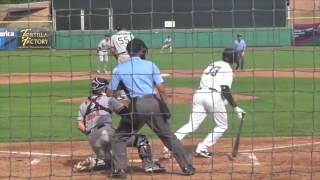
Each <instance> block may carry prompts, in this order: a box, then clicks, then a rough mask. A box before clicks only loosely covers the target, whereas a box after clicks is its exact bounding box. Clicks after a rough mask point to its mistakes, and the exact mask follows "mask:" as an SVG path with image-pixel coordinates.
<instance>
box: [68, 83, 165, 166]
mask: <svg viewBox="0 0 320 180" xmlns="http://www.w3.org/2000/svg"><path fill="white" fill-rule="evenodd" d="M107 85H108V81H107V80H106V79H103V78H98V77H96V78H95V79H94V80H92V81H91V86H92V87H91V89H92V94H93V95H91V96H89V97H88V99H86V100H85V101H84V102H83V103H82V104H81V105H80V110H79V113H78V117H77V120H78V128H79V129H80V131H82V132H84V133H86V134H88V135H89V142H90V145H91V147H92V150H93V151H94V152H95V154H96V156H97V158H95V159H94V158H92V157H89V158H87V159H86V160H85V161H81V162H79V163H78V164H76V166H75V167H74V168H75V170H77V171H84V170H93V169H95V168H99V167H100V166H102V167H105V166H108V165H110V160H111V137H112V136H113V134H114V132H115V130H114V128H113V126H112V112H116V113H117V114H119V115H120V116H123V115H126V114H127V113H128V110H127V108H126V107H125V106H124V105H123V104H122V103H120V102H119V101H118V100H116V99H115V98H114V97H108V96H106V95H105V93H104V91H105V89H106V87H107ZM127 146H129V147H136V148H137V149H138V152H139V157H140V158H141V159H142V163H143V167H144V169H145V171H146V172H161V171H164V170H165V169H164V168H162V167H160V165H158V164H157V163H154V162H153V160H152V154H151V148H150V144H149V142H148V139H147V138H146V136H144V135H141V134H135V135H132V136H131V137H130V138H129V139H128V141H127Z"/></svg>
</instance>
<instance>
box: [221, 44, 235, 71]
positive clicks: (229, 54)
mask: <svg viewBox="0 0 320 180" xmlns="http://www.w3.org/2000/svg"><path fill="white" fill-rule="evenodd" d="M222 59H223V61H225V62H228V63H229V64H231V65H232V64H236V65H237V67H239V60H238V59H239V58H238V52H237V51H235V50H234V49H232V48H225V49H224V50H223V52H222Z"/></svg>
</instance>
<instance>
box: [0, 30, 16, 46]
mask: <svg viewBox="0 0 320 180" xmlns="http://www.w3.org/2000/svg"><path fill="white" fill-rule="evenodd" d="M16 48H17V32H16V30H15V29H6V28H0V49H2V50H14V49H16Z"/></svg>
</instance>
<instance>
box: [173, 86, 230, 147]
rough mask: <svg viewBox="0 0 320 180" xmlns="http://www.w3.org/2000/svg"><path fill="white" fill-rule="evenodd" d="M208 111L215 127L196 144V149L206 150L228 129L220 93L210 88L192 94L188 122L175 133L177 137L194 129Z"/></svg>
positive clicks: (181, 137) (180, 137) (182, 136)
mask: <svg viewBox="0 0 320 180" xmlns="http://www.w3.org/2000/svg"><path fill="white" fill-rule="evenodd" d="M208 113H212V115H213V117H214V121H215V127H214V128H213V130H212V131H211V132H210V133H209V134H208V135H207V137H206V138H204V140H203V141H202V142H200V143H199V144H198V147H197V151H202V150H204V151H206V150H208V148H209V147H211V146H212V145H214V144H215V143H216V142H217V141H218V139H219V138H221V136H222V135H223V133H224V132H225V131H226V130H227V129H228V119H227V118H228V117H227V112H226V107H225V104H224V102H223V99H222V97H221V93H218V92H211V90H198V91H197V92H196V93H195V94H194V95H193V104H192V112H191V113H190V116H189V122H188V123H187V124H185V125H184V126H182V127H181V128H180V129H178V130H177V131H176V133H175V135H176V136H177V138H178V139H180V140H181V139H183V138H184V137H185V136H186V135H187V134H189V133H191V132H194V131H196V130H197V129H198V128H199V126H200V125H201V123H202V122H203V120H204V119H205V118H206V117H207V114H208Z"/></svg>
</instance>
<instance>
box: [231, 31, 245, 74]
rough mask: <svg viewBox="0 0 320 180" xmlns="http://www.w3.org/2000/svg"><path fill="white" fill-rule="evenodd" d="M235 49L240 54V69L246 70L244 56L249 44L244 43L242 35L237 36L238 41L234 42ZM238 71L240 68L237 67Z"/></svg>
mask: <svg viewBox="0 0 320 180" xmlns="http://www.w3.org/2000/svg"><path fill="white" fill-rule="evenodd" d="M233 48H234V49H235V50H236V51H237V53H238V58H239V64H240V69H241V70H243V68H244V55H245V51H246V48H247V44H246V42H245V41H244V39H243V37H242V35H241V34H238V35H237V39H236V40H234V45H233ZM236 69H238V67H236Z"/></svg>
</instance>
